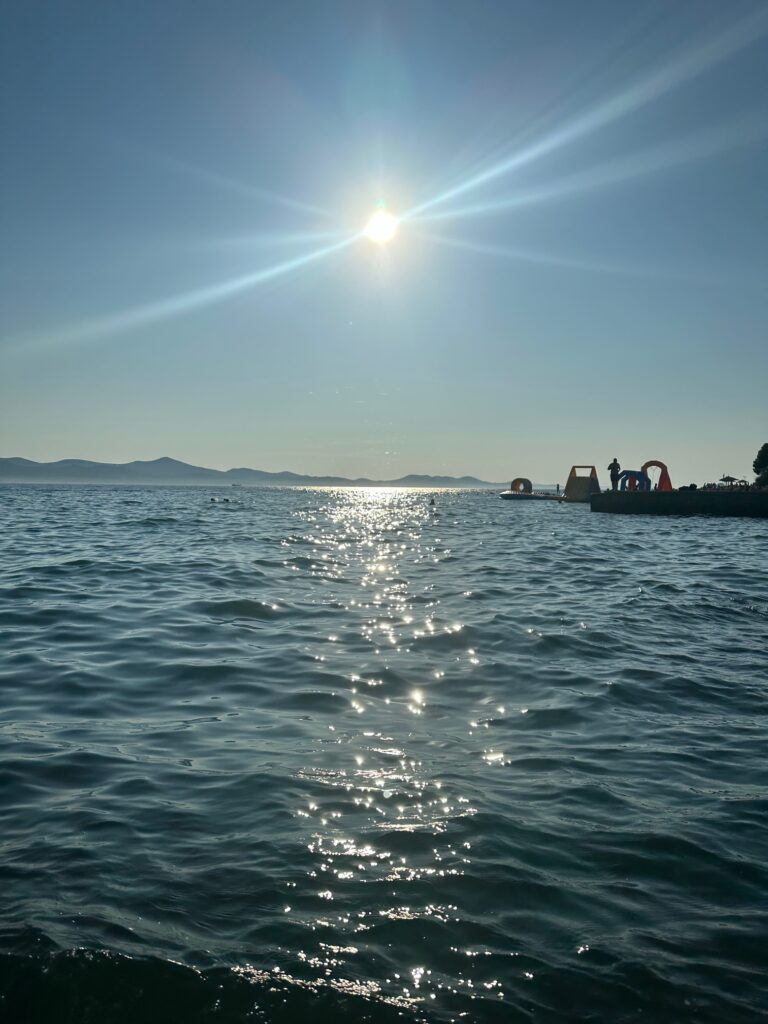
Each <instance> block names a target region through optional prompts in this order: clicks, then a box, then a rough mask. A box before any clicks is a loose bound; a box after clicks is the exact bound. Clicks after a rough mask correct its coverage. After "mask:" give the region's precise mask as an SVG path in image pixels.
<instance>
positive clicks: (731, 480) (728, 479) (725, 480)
mask: <svg viewBox="0 0 768 1024" xmlns="http://www.w3.org/2000/svg"><path fill="white" fill-rule="evenodd" d="M720 483H721V484H735V483H736V477H735V476H721V477H720Z"/></svg>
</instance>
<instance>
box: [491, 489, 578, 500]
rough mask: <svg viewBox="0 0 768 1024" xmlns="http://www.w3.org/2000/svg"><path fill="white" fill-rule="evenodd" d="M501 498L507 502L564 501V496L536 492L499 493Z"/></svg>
mask: <svg viewBox="0 0 768 1024" xmlns="http://www.w3.org/2000/svg"><path fill="white" fill-rule="evenodd" d="M499 497H500V498H506V500H507V501H562V500H563V495H562V494H549V493H543V492H536V491H530V492H526V491H499Z"/></svg>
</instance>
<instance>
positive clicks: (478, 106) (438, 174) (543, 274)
mask: <svg viewBox="0 0 768 1024" xmlns="http://www.w3.org/2000/svg"><path fill="white" fill-rule="evenodd" d="M0 17H1V19H2V25H0V36H2V42H1V43H0V93H1V98H0V109H1V113H0V118H1V123H0V140H1V141H0V145H1V146H2V170H3V180H2V194H1V199H2V211H1V214H2V242H1V243H0V244H1V245H2V263H1V264H0V292H1V294H0V300H1V302H2V314H1V316H2V322H1V323H0V455H20V456H24V457H27V458H32V459H38V460H43V461H48V460H52V459H58V458H69V457H77V458H90V459H97V460H103V461H114V462H122V461H129V460H131V459H134V458H143V459H149V458H156V457H158V456H161V455H170V456H173V457H175V458H179V459H183V460H184V461H187V462H192V463H195V464H198V465H206V466H213V467H217V468H228V467H231V466H251V467H254V468H259V469H268V470H279V469H292V470H295V471H298V472H309V473H341V474H344V475H368V476H376V477H395V476H399V475H401V474H403V473H407V472H431V473H451V474H461V473H473V474H475V475H478V476H481V477H484V478H486V479H492V480H504V479H507V478H509V477H510V476H516V475H521V476H529V477H532V478H534V479H536V480H539V481H556V480H559V481H561V482H562V481H563V480H564V478H565V475H566V473H567V470H568V468H569V466H570V465H571V463H572V462H579V463H591V462H597V464H598V465H599V466H600V468H602V467H603V466H605V465H607V463H608V461H609V460H610V459H611V458H612V457H613V456H614V455H617V456H618V457H619V460H620V461H621V462H622V464H623V465H625V466H628V467H632V466H635V465H636V464H639V463H641V462H643V461H644V460H645V459H649V458H660V459H663V460H665V461H667V463H668V464H669V467H670V471H671V474H672V479H673V482H674V483H684V482H686V481H688V480H698V481H699V482H703V480H704V479H705V478H706V479H709V478H712V477H715V476H720V475H721V474H722V473H724V472H726V471H728V472H731V473H734V474H735V475H739V476H740V475H742V474H746V473H749V472H750V468H751V462H752V459H753V458H754V455H755V453H756V451H757V449H758V447H759V446H760V444H762V443H763V442H764V441H766V440H768V400H767V394H768V388H767V387H766V382H767V381H768V287H766V281H767V279H768V278H767V274H766V272H767V271H768V216H767V214H768V185H767V183H768V4H766V3H765V2H764V0H759V2H746V0H744V2H741V0H729V2H728V3H723V2H722V0H711V2H710V0H679V2H676V3H670V2H668V0H662V2H658V3H657V2H653V3H648V2H642V0H579V2H574V0H527V2H518V0H472V2H469V0H464V2H455V0H434V2H433V0H407V2H398V0H391V2H388V3H384V2H378V3H370V2H366V0H354V2H348V3H347V2H327V3H325V2H324V3H314V2H309V0H303V2H300V3H299V2H295V0H280V2H279V3H274V4H271V3H268V2H267V0H260V2H252V0H221V2H217V3H212V2H210V0H162V2H157V0H131V2H128V3H118V2H107V3H97V2H94V0H88V2H76V0H62V2H54V0H49V2H37V0H10V2H8V3H5V4H3V6H2V15H1V16H0ZM379 204H384V206H385V208H386V209H387V210H388V211H389V212H391V213H392V214H393V215H396V216H399V217H401V218H402V220H401V222H400V224H399V229H398V231H397V234H396V236H395V237H394V239H393V240H392V241H391V242H390V243H389V244H387V245H378V244H377V243H375V242H373V241H371V240H370V239H369V238H367V237H362V238H361V237H359V233H360V232H361V230H362V229H363V228H364V226H365V224H366V222H367V220H368V218H369V217H370V215H371V214H372V213H373V211H374V210H375V209H376V208H377V206H378V205H379Z"/></svg>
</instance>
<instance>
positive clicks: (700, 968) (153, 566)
mask: <svg viewBox="0 0 768 1024" xmlns="http://www.w3.org/2000/svg"><path fill="white" fill-rule="evenodd" d="M430 497H431V495H430V494H429V493H427V492H422V491H411V490H404V489H400V490H399V489H370V490H365V489H359V490H358V489H350V490H342V489H338V490H333V489H267V488H264V489H253V490H245V489H242V490H238V489H231V490H222V489H216V490H205V489H192V488H189V489H162V488H156V489H130V488H85V487H82V488H80V487H55V488H54V487H51V488H46V487H19V488H13V487H5V488H2V489H0V544H1V545H2V554H0V571H1V572H2V590H1V591H0V637H1V641H2V663H1V664H0V712H1V714H0V1019H2V1020H3V1021H10V1022H16V1021H19V1022H22V1021H23V1022H25V1024H26V1022H49V1021H50V1022H57V1024H58V1022H77V1024H81V1022H94V1024H97V1022H98V1024H122V1022H126V1024H127V1022H131V1024H135V1022H143V1024H147V1022H155V1021H157V1022H169V1024H173V1022H176V1021H178V1022H185V1024H186V1022H191V1024H194V1022H202V1021H205V1022H209V1021H210V1022H217V1021H220V1022H222V1024H229V1022H235V1021H263V1022H271V1021H276V1022H293V1021H298V1022H303V1021H317V1022H335V1021H349V1022H362V1021H375V1022H379V1021H395V1020H401V1021H402V1020H404V1021H408V1020H414V1021H416V1020H419V1021H428V1022H431V1021H435V1022H442V1021H456V1022H459V1021H463V1022H467V1024H472V1022H477V1024H484V1022H502V1021H503V1022H516V1021H541V1022H571V1021H593V1022H612V1024H615V1022H621V1021H665V1022H666V1021H669V1022H680V1021H686V1022H687V1021H691V1022H694V1021H695V1022H712V1024H715V1022H718V1024H727V1022H741V1021H744V1022H747V1021H757V1020H760V1019H763V1017H764V1014H765V1013H766V1012H767V1011H768V994H767V989H768V973H767V969H768V792H767V791H766V783H767V782H768V769H767V763H768V760H767V756H766V754H767V751H768V745H767V743H766V740H767V738H768V736H767V732H768V730H767V729H766V724H767V722H768V717H767V712H768V653H767V647H768V645H767V643H766V641H767V640H768V572H767V570H768V557H767V556H766V542H767V541H768V523H766V522H761V521H749V520H741V519H700V518H697V519H678V518H646V517H628V516H616V517H612V516H607V515H597V514H591V513H590V511H589V508H588V507H584V506H568V505H560V504H557V503H555V502H535V503H532V504H530V505H525V504H522V503H519V502H515V503H513V502H503V501H500V500H499V499H498V498H497V497H496V496H495V495H494V494H492V493H484V492H466V491H441V492H436V493H435V494H434V497H435V505H434V506H431V505H430ZM226 499H230V500H226Z"/></svg>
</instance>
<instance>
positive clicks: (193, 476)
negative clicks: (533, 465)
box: [0, 458, 507, 487]
mask: <svg viewBox="0 0 768 1024" xmlns="http://www.w3.org/2000/svg"><path fill="white" fill-rule="evenodd" d="M0 483H5V484H135V485H139V486H147V485H154V486H169V485H171V486H209V487H210V486H224V487H226V486H227V485H232V484H238V485H240V486H243V487H247V486H251V487H253V486H264V485H270V484H272V485H273V486H294V487H302V486H304V487H306V486H314V487H320V486H330V487H505V486H507V485H506V484H500V483H491V482H489V481H487V480H478V479H477V477H474V476H458V477H456V476H429V475H427V474H421V473H409V474H408V476H402V477H400V478H399V479H397V480H369V479H368V478H367V477H359V478H357V479H355V480H350V479H348V478H347V477H343V476H307V475H305V474H302V473H290V472H288V471H287V470H286V471H283V472H280V473H267V472H266V471H265V470H262V469H227V470H220V469H205V468H204V467H202V466H190V465H188V464H187V463H186V462H179V461H178V460H177V459H169V458H162V459H152V460H151V461H149V462H141V461H136V462H125V463H111V462H88V461H86V460H84V459H61V460H60V461H58V462H33V461H32V460H31V459H20V458H5V459H3V458H0Z"/></svg>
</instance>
